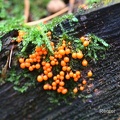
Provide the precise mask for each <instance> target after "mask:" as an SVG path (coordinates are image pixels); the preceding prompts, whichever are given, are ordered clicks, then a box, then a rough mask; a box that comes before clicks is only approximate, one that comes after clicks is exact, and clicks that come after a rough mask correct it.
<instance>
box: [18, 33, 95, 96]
mask: <svg viewBox="0 0 120 120" xmlns="http://www.w3.org/2000/svg"><path fill="white" fill-rule="evenodd" d="M47 35H48V37H49V36H51V32H48V33H47ZM23 36H24V32H22V31H20V32H19V36H18V37H17V40H16V41H17V42H18V43H19V42H21V41H22V37H23ZM80 40H81V41H82V44H83V46H84V47H87V46H88V45H89V44H90V41H88V40H86V39H85V37H84V36H83V37H81V38H80ZM50 44H51V46H52V49H53V51H54V53H53V54H50V53H49V51H48V49H47V48H46V46H45V45H42V46H36V48H35V50H34V52H33V53H32V54H30V55H29V57H28V58H23V57H22V58H19V63H20V68H22V69H28V70H29V71H31V72H32V71H34V70H39V71H40V74H39V75H38V76H37V77H36V80H37V81H38V82H40V83H41V82H43V83H44V85H43V89H44V90H53V91H57V93H60V94H67V93H68V92H69V90H70V92H71V91H72V92H73V93H74V94H76V93H78V92H79V91H83V90H84V89H85V87H86V85H87V80H86V79H83V77H82V74H81V70H73V69H72V66H71V65H70V61H71V59H76V60H80V64H81V66H83V67H87V66H88V61H87V60H86V59H85V57H84V54H83V53H82V51H80V50H79V52H74V51H73V50H72V45H71V42H68V41H66V40H62V43H61V44H60V45H59V46H57V47H56V46H55V44H54V42H50ZM92 75H93V73H92V71H91V70H88V71H87V74H86V76H87V77H88V78H90V77H92ZM80 79H82V80H81V84H80V82H79V81H80ZM70 81H72V82H71V83H72V84H73V83H75V84H76V86H75V87H74V88H72V90H71V87H70V86H68V85H67V84H68V83H69V82H70ZM71 86H72V85H71Z"/></svg>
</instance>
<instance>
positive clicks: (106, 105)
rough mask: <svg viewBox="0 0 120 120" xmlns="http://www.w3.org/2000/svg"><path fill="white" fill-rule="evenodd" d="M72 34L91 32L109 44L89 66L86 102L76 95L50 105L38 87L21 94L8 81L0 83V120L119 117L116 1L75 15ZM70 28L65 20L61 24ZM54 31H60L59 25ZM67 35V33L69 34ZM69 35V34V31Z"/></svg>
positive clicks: (112, 119)
mask: <svg viewBox="0 0 120 120" xmlns="http://www.w3.org/2000/svg"><path fill="white" fill-rule="evenodd" d="M77 18H78V19H79V24H78V23H75V24H74V26H72V27H74V30H75V31H74V35H75V36H80V35H83V34H85V33H94V34H95V35H97V36H99V37H101V38H103V39H105V40H106V41H107V42H108V43H109V44H110V46H111V47H110V49H109V50H108V51H107V53H106V58H105V59H104V60H101V61H99V62H98V63H97V64H94V65H93V72H94V73H95V77H94V82H93V84H94V90H93V91H91V93H90V94H91V95H92V97H91V98H90V99H87V100H86V101H84V102H83V101H82V100H81V99H80V98H77V99H75V100H73V101H71V102H72V104H71V105H66V104H61V105H60V106H57V105H55V104H54V105H53V104H50V103H49V101H48V100H47V97H48V96H47V95H46V93H45V92H44V91H42V90H39V87H37V88H33V89H31V90H29V91H28V92H26V93H24V94H20V93H18V92H16V91H14V90H13V89H12V87H13V86H12V84H10V83H5V84H3V85H1V86H0V120H119V119H120V4H115V5H112V6H109V7H106V8H102V9H99V10H96V11H93V12H90V13H86V14H84V15H77ZM62 25H63V26H64V28H65V29H66V30H67V29H70V27H71V26H70V25H69V22H68V21H65V22H63V23H62ZM54 34H61V30H60V27H59V26H58V27H56V28H54ZM69 34H71V33H69ZM72 34H73V33H72ZM0 62H1V61H0Z"/></svg>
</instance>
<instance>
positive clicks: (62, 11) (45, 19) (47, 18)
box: [26, 7, 69, 26]
mask: <svg viewBox="0 0 120 120" xmlns="http://www.w3.org/2000/svg"><path fill="white" fill-rule="evenodd" d="M68 10H69V7H65V8H64V9H62V10H60V11H59V12H57V13H55V14H53V15H50V16H48V17H46V18H43V19H40V20H37V21H33V22H28V23H26V24H27V25H30V26H32V25H37V24H39V23H40V22H46V21H49V20H51V19H53V18H55V17H57V16H59V15H61V14H63V13H65V12H67V11H68Z"/></svg>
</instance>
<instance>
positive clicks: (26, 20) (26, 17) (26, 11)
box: [24, 0, 30, 23]
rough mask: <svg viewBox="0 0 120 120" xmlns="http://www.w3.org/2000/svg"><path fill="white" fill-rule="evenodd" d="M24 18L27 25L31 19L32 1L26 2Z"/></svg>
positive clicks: (27, 0) (25, 0) (26, 0)
mask: <svg viewBox="0 0 120 120" xmlns="http://www.w3.org/2000/svg"><path fill="white" fill-rule="evenodd" d="M24 6H25V7H24V17H25V20H24V22H25V23H27V22H28V17H29V10H30V1H29V0H24Z"/></svg>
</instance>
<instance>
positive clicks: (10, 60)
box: [9, 45, 14, 68]
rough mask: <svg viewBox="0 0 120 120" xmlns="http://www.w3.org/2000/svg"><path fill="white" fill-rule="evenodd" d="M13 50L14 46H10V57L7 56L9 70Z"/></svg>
mask: <svg viewBox="0 0 120 120" xmlns="http://www.w3.org/2000/svg"><path fill="white" fill-rule="evenodd" d="M13 49H14V45H12V48H11V50H10V56H9V58H10V59H9V68H11V66H10V65H11V58H12V54H13Z"/></svg>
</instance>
